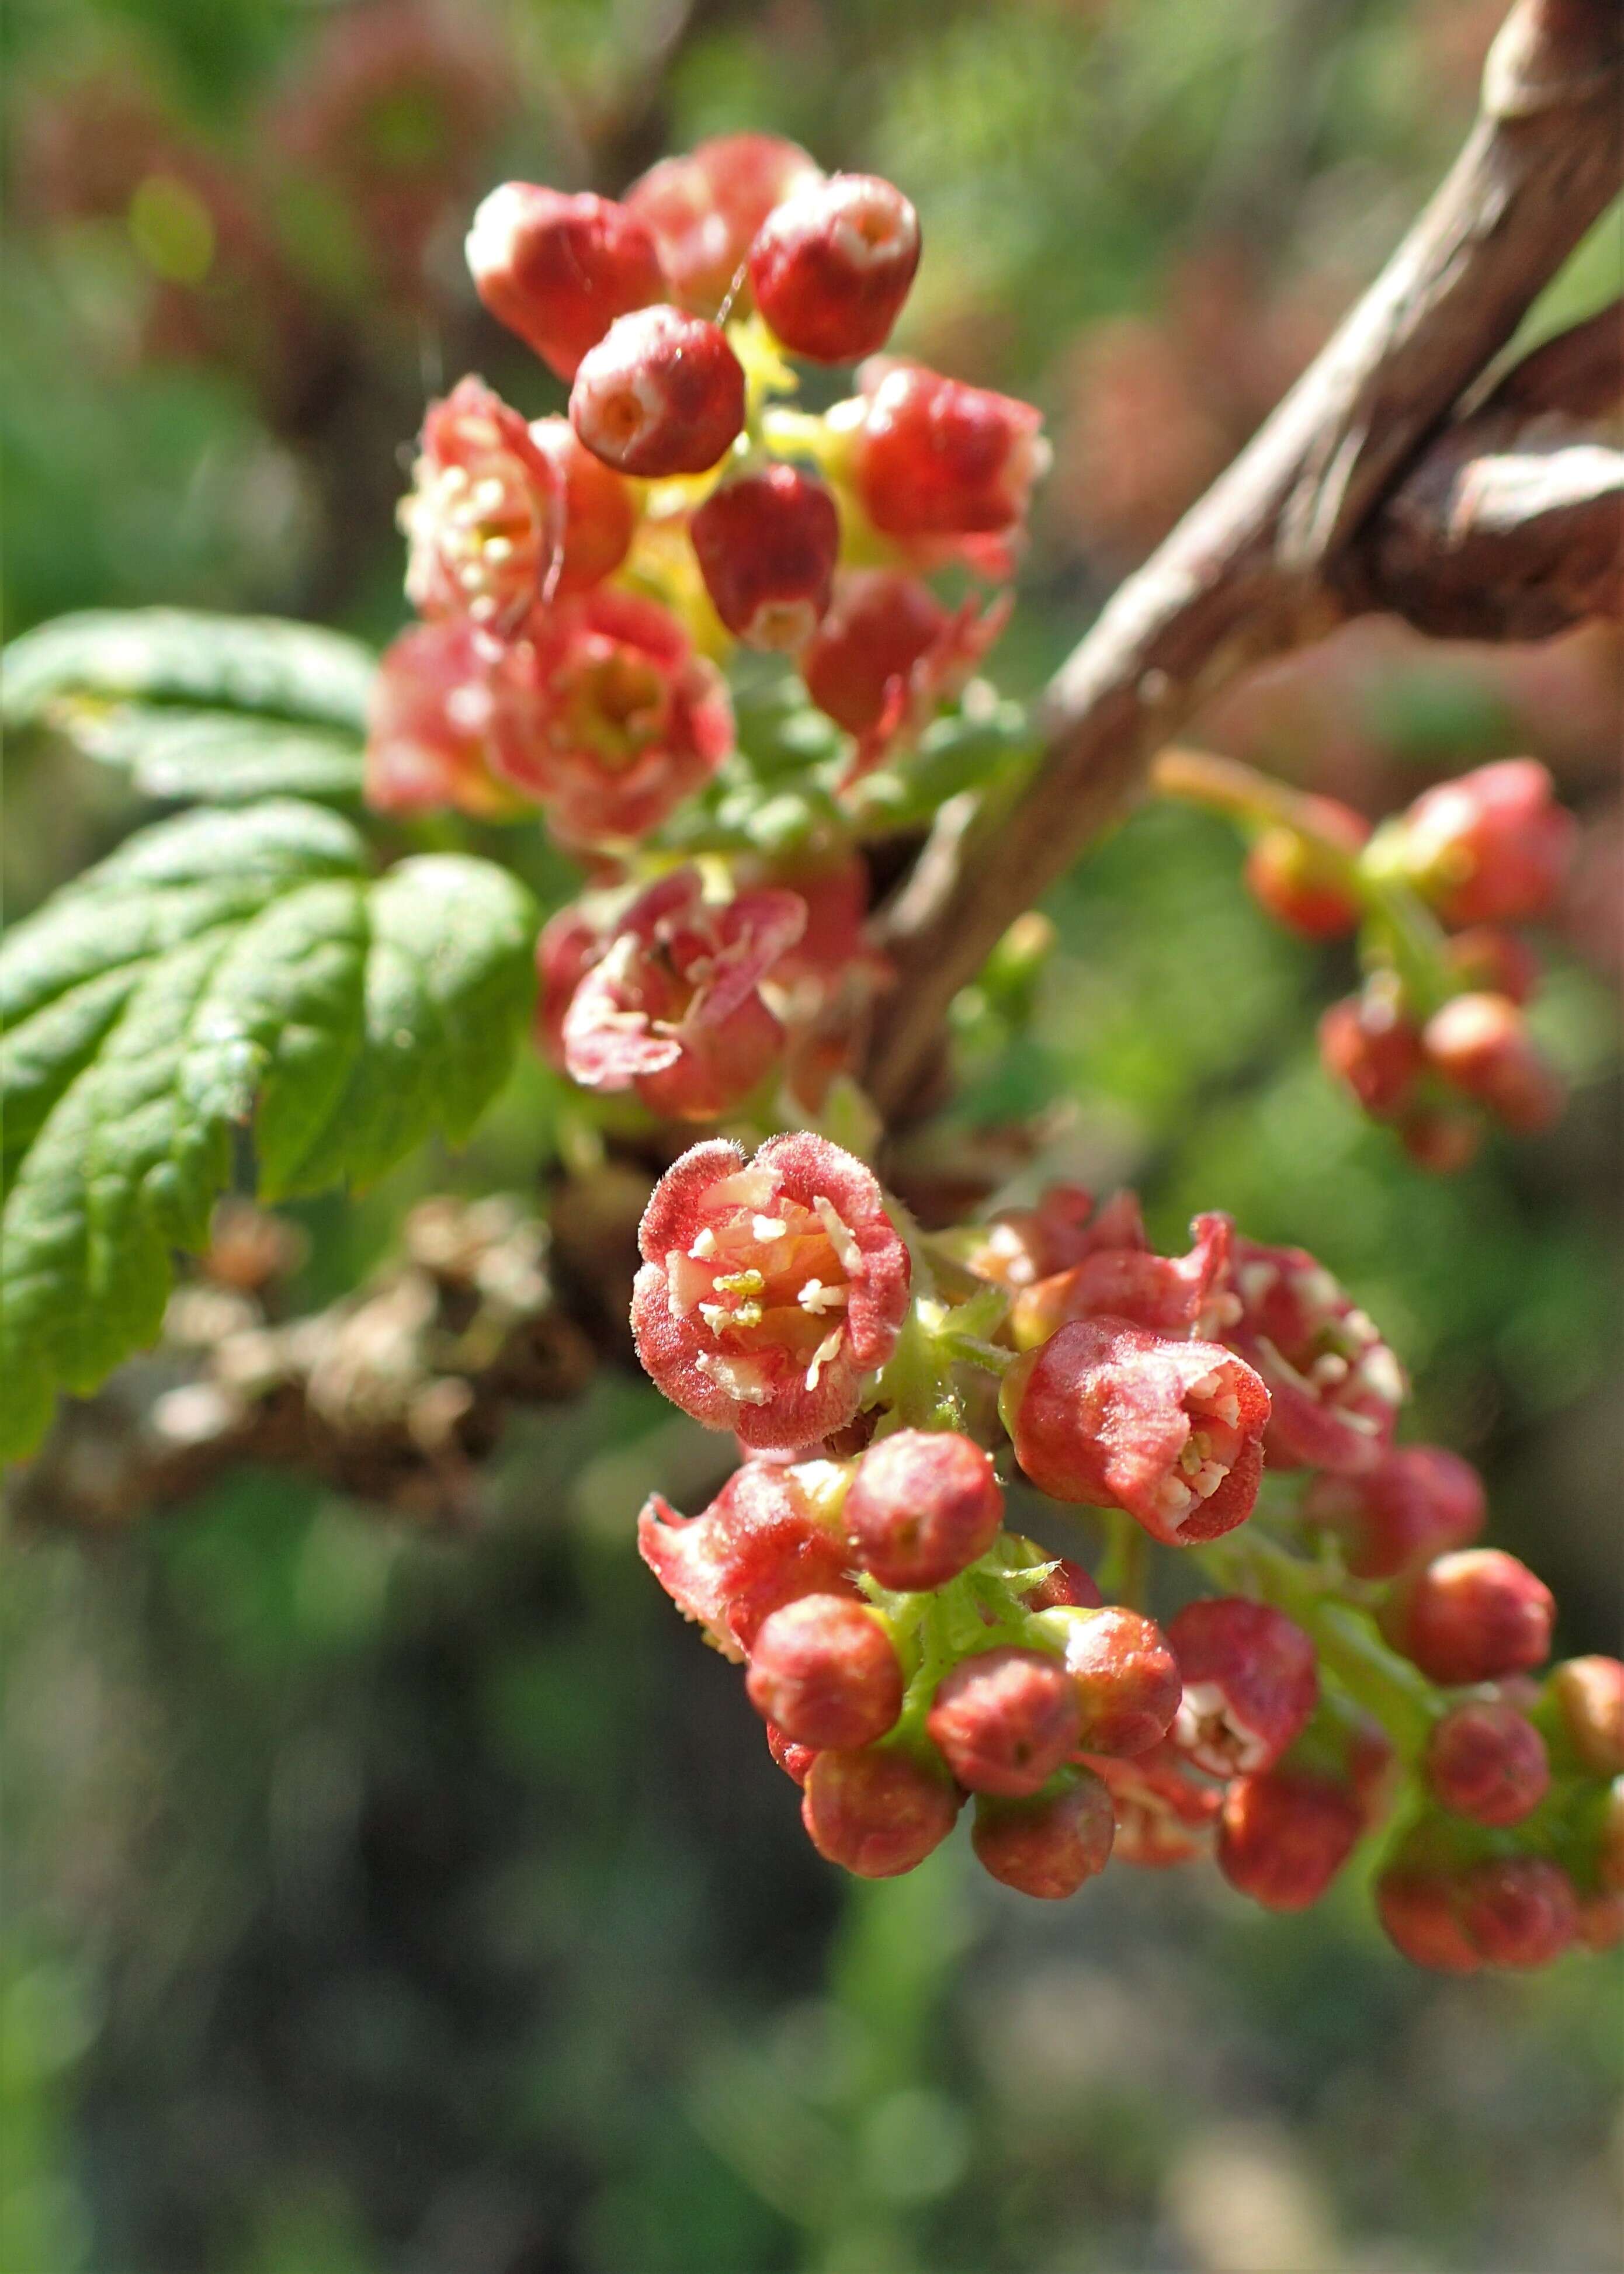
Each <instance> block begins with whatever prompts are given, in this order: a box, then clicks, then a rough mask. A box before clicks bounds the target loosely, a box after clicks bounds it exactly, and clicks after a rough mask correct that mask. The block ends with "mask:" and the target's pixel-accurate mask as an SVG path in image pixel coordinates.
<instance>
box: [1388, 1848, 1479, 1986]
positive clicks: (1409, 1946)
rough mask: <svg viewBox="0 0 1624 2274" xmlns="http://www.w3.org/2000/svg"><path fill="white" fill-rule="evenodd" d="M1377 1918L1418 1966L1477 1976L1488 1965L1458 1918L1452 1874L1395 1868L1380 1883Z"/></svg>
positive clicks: (1390, 1938) (1400, 1865) (1405, 1866)
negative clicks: (1484, 1964)
mask: <svg viewBox="0 0 1624 2274" xmlns="http://www.w3.org/2000/svg"><path fill="white" fill-rule="evenodd" d="M1376 1916H1378V1918H1379V1919H1380V1921H1381V1925H1382V1931H1383V1932H1384V1933H1385V1934H1386V1936H1387V1939H1388V1941H1389V1942H1390V1943H1391V1944H1392V1945H1393V1946H1394V1948H1395V1950H1396V1951H1397V1952H1398V1953H1399V1954H1400V1955H1401V1956H1402V1957H1404V1958H1407V1959H1409V1961H1410V1963H1411V1965H1412V1966H1425V1967H1428V1968H1430V1969H1431V1970H1432V1972H1433V1973H1434V1974H1475V1973H1476V1972H1477V1969H1478V1968H1479V1967H1480V1966H1481V1965H1482V1963H1483V1960H1482V1958H1481V1956H1480V1955H1479V1954H1478V1952H1477V1949H1476V1948H1475V1947H1474V1946H1473V1945H1472V1943H1471V1942H1470V1940H1469V1939H1468V1938H1467V1936H1466V1933H1465V1931H1464V1930H1463V1929H1462V1925H1461V1923H1460V1920H1459V1918H1458V1916H1456V1909H1455V1883H1454V1881H1453V1879H1451V1878H1450V1877H1449V1875H1448V1873H1447V1871H1442V1870H1440V1869H1438V1868H1436V1867H1432V1868H1426V1867H1420V1866H1414V1865H1410V1864H1404V1863H1402V1862H1401V1863H1398V1864H1391V1865H1389V1866H1388V1868H1387V1870H1386V1871H1383V1872H1382V1874H1381V1877H1380V1879H1378V1880H1377V1882H1376Z"/></svg>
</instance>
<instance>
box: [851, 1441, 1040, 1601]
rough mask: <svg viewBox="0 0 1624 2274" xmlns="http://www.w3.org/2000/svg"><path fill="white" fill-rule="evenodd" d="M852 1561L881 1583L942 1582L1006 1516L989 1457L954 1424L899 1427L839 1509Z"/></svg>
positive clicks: (983, 1547) (984, 1545) (872, 1452)
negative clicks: (843, 1506) (937, 1426)
mask: <svg viewBox="0 0 1624 2274" xmlns="http://www.w3.org/2000/svg"><path fill="white" fill-rule="evenodd" d="M842 1514H843V1517H844V1519H845V1523H846V1532H847V1534H848V1536H849V1538H850V1540H851V1543H852V1554H853V1558H854V1560H855V1561H856V1562H859V1563H861V1566H862V1568H863V1570H865V1571H871V1572H872V1573H873V1575H874V1577H876V1579H877V1580H878V1581H879V1583H880V1585H882V1586H883V1587H898V1588H903V1589H922V1588H926V1587H939V1586H941V1585H942V1584H943V1582H944V1580H947V1579H951V1578H953V1577H956V1576H957V1574H958V1573H959V1572H960V1571H962V1570H964V1569H965V1568H966V1565H967V1564H971V1563H974V1562H975V1561H976V1558H977V1557H978V1556H981V1555H985V1554H986V1553H987V1550H988V1549H989V1547H991V1546H992V1543H993V1541H994V1540H996V1538H997V1536H998V1527H999V1525H1001V1524H1002V1523H1003V1521H1004V1495H1003V1493H1002V1492H1001V1491H1000V1490H999V1488H998V1480H997V1478H996V1476H995V1475H994V1473H993V1465H992V1458H991V1456H990V1455H989V1454H988V1453H984V1452H983V1451H982V1450H981V1447H980V1446H979V1445H976V1444H973V1443H972V1442H971V1441H970V1440H969V1438H968V1437H962V1436H960V1435H959V1433H958V1432H957V1431H956V1430H952V1429H899V1430H898V1432H897V1433H896V1434H895V1435H894V1436H891V1437H882V1438H881V1440H880V1441H879V1442H878V1443H877V1444H876V1445H871V1446H870V1447H869V1449H868V1451H867V1452H866V1453H865V1454H864V1455H863V1457H862V1458H861V1461H859V1463H858V1465H857V1473H856V1474H855V1476H854V1477H853V1480H852V1485H851V1489H850V1491H849V1492H848V1493H847V1494H846V1505H845V1508H844V1510H843V1511H842Z"/></svg>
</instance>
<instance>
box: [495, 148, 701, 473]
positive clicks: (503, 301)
mask: <svg viewBox="0 0 1624 2274" xmlns="http://www.w3.org/2000/svg"><path fill="white" fill-rule="evenodd" d="M468 266H469V269H470V273H471V275H472V276H473V280H474V284H475V287H476V289H477V291H478V294H479V297H480V298H481V299H482V300H483V301H484V302H485V306H486V307H487V308H488V309H489V310H490V311H491V313H492V315H493V316H494V317H496V318H497V320H498V321H499V322H500V323H504V324H506V325H507V327H508V330H509V331H510V332H516V333H517V334H518V335H519V337H520V338H521V339H522V340H523V342H524V343H525V344H526V346H527V347H530V348H533V349H534V350H535V351H536V353H537V354H538V356H539V357H540V358H541V359H542V361H543V362H544V363H546V364H550V365H552V367H553V370H554V371H555V372H556V373H558V375H559V377H560V379H563V380H571V379H573V378H574V377H575V370H576V366H577V365H579V363H580V361H581V358H583V356H584V355H585V354H586V352H587V350H589V348H593V347H596V346H597V344H598V341H599V340H601V339H602V338H603V336H604V334H605V332H606V331H607V330H608V329H609V327H610V325H611V324H613V322H614V320H615V319H616V317H617V316H623V315H625V314H626V313H627V312H628V310H630V309H633V308H643V307H647V306H648V305H649V303H650V301H654V300H660V299H663V298H664V297H665V278H664V276H663V275H661V274H660V264H659V255H658V252H656V251H655V247H654V239H653V237H651V236H650V234H649V231H648V230H647V229H645V228H644V226H643V222H641V221H639V220H638V218H637V216H636V215H635V214H634V213H631V212H630V211H628V208H627V207H625V206H617V205H614V204H613V203H611V201H610V200H608V199H607V198H597V197H593V196H592V195H591V194H590V192H583V194H582V195H581V196H579V197H566V196H565V195H564V194H563V192H561V191H559V190H548V189H543V188H541V187H540V186H539V185H538V184H536V183H534V182H504V183H503V184H501V186H500V189H495V190H492V192H491V194H490V195H489V197H487V198H486V199H485V202H484V203H483V204H482V205H481V206H480V207H479V209H478V211H477V213H476V214H475V215H474V225H473V227H472V228H471V229H470V230H469V233H468ZM717 455H718V456H720V455H721V454H720V452H719V451H718V454H717Z"/></svg>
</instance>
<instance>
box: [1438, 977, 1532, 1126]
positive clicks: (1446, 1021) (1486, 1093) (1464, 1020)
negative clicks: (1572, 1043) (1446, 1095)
mask: <svg viewBox="0 0 1624 2274" xmlns="http://www.w3.org/2000/svg"><path fill="white" fill-rule="evenodd" d="M1421 1047H1422V1050H1423V1051H1424V1052H1425V1056H1426V1059H1427V1062H1428V1064H1429V1065H1432V1066H1433V1067H1434V1068H1435V1069H1436V1070H1437V1072H1438V1073H1440V1074H1441V1075H1442V1076H1443V1078H1444V1080H1445V1081H1447V1082H1449V1083H1450V1084H1451V1085H1452V1086H1453V1087H1454V1088H1456V1089H1458V1090H1461V1091H1462V1092H1463V1093H1464V1094H1465V1095H1466V1096H1468V1097H1472V1098H1476V1099H1477V1103H1479V1104H1480V1105H1486V1106H1487V1107H1488V1109H1489V1111H1490V1112H1491V1113H1492V1114H1494V1115H1495V1116H1496V1117H1497V1118H1499V1119H1500V1121H1503V1122H1504V1123H1505V1125H1506V1126H1507V1129H1514V1130H1515V1131H1517V1132H1518V1133H1520V1134H1522V1135H1528V1136H1532V1135H1534V1134H1537V1133H1538V1131H1540V1130H1542V1129H1548V1128H1549V1127H1550V1126H1551V1125H1552V1123H1553V1122H1554V1121H1556V1120H1559V1119H1560V1116H1561V1111H1562V1107H1563V1104H1564V1103H1565V1102H1566V1097H1567V1091H1566V1088H1565V1086H1564V1084H1563V1081H1562V1079H1561V1076H1560V1074H1559V1073H1557V1071H1556V1069H1555V1067H1554V1066H1553V1065H1551V1063H1550V1061H1549V1060H1548V1059H1547V1058H1545V1054H1544V1052H1543V1051H1542V1050H1540V1049H1539V1046H1538V1043H1536V1042H1535V1041H1534V1039H1533V1036H1532V1035H1530V1033H1529V1030H1528V1021H1527V1020H1526V1019H1525V1018H1524V1017H1523V1015H1522V1011H1521V1010H1520V1009H1519V1008H1518V1006H1517V1005H1516V1004H1515V1003H1514V1002H1513V1001H1512V1000H1511V998H1510V997H1509V996H1508V995H1455V996H1452V997H1451V998H1450V999H1449V1001H1448V1002H1447V1003H1446V1004H1444V1005H1443V1006H1442V1008H1441V1009H1440V1010H1437V1011H1435V1012H1434V1013H1432V1017H1431V1018H1430V1019H1429V1020H1427V1022H1426V1025H1425V1028H1423V1029H1422V1034H1421Z"/></svg>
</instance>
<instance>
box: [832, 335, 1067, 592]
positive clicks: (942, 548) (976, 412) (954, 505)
mask: <svg viewBox="0 0 1624 2274" xmlns="http://www.w3.org/2000/svg"><path fill="white" fill-rule="evenodd" d="M858 385H859V388H860V389H861V394H860V396H859V398H858V402H859V407H858V408H857V409H856V410H853V412H851V413H849V414H847V416H846V423H847V424H848V425H850V426H852V427H853V430H854V431H853V451H852V472H853V483H854V485H855V487H856V491H857V494H858V497H859V498H860V500H861V503H862V506H863V509H864V511H865V512H866V513H867V514H868V518H869V520H870V521H871V522H872V523H874V525H875V527H876V529H878V530H881V531H883V532H884V534H885V535H886V536H887V537H892V538H897V539H898V541H900V542H902V543H905V544H907V545H910V546H922V547H923V548H924V550H923V553H922V554H921V557H922V558H923V559H925V560H926V561H936V560H939V559H943V558H947V557H951V554H952V553H966V550H967V551H968V552H969V553H970V554H971V555H973V556H974V555H977V554H979V556H980V557H981V561H983V562H985V563H991V562H993V561H996V562H997V563H998V564H999V567H1000V571H1001V573H1003V574H1005V575H1007V574H1008V571H1009V565H1010V557H1011V542H1012V541H1013V540H1014V539H1016V538H1018V537H1019V533H1020V531H1021V529H1022V526H1023V524H1024V523H1025V521H1026V514H1027V511H1028V509H1029V508H1030V505H1031V501H1032V488H1033V484H1034V482H1036V481H1038V480H1039V479H1040V478H1041V477H1042V476H1043V475H1044V474H1045V473H1047V471H1049V458H1050V451H1049V444H1048V442H1047V441H1046V440H1044V439H1043V436H1042V434H1041V432H1040V429H1041V426H1042V423H1043V420H1042V414H1041V412H1040V411H1038V410H1034V407H1033V406H1032V404H1031V403H1019V402H1017V401H1016V400H1015V398H1014V397H1013V396H1012V395H996V394H995V393H993V391H992V390H991V389H990V388H984V387H966V385H964V384H963V383H962V382H961V381H960V380H954V379H945V378H944V377H943V376H942V374H941V373H939V372H934V371H927V370H925V369H924V368H923V367H922V366H921V365H918V364H911V363H902V362H898V361H896V360H893V359H891V358H885V357H876V358H872V359H871V360H870V361H869V362H868V363H867V364H865V365H863V368H862V370H861V372H860V373H858ZM976 538H980V539H982V540H985V539H989V538H994V539H998V540H1000V542H998V543H996V544H994V545H987V544H985V543H983V544H982V545H981V546H979V547H978V546H974V545H972V546H969V547H968V548H966V545H965V540H966V539H976ZM973 565H974V562H973Z"/></svg>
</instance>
